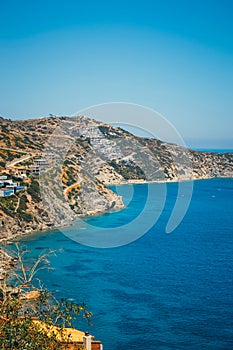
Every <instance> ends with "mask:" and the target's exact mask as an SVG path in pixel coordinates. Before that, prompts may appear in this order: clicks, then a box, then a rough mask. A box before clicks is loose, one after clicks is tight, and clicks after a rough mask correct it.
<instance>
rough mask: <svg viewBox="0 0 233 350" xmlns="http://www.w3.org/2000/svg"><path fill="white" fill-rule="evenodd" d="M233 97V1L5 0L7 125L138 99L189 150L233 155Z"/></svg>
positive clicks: (1, 14)
mask: <svg viewBox="0 0 233 350" xmlns="http://www.w3.org/2000/svg"><path fill="white" fill-rule="evenodd" d="M232 95H233V1H231V0H222V1H215V0H212V1H210V0H205V1H201V0H195V1H193V0H186V1H184V0H176V1H175V0H163V1H158V0H154V1H147V0H143V1H137V0H134V1H129V0H124V1H121V0H118V1H109V0H108V1H88V0H87V1H79V0H66V1H63V0H50V1H48V0H46V1H45V0H40V1H32V0H8V1H3V0H0V97H1V103H0V115H1V116H3V117H5V118H11V119H27V118H38V117H41V116H46V115H49V113H52V114H55V115H71V114H74V113H76V112H78V111H80V110H82V109H85V108H88V107H89V106H92V105H96V104H101V103H108V102H130V103H136V104H139V105H143V106H146V107H149V108H152V109H154V110H156V111H158V112H159V113H160V114H162V115H163V116H164V117H165V118H167V119H168V120H169V121H170V122H171V123H172V124H173V125H174V127H175V128H176V129H177V130H178V132H179V133H180V134H181V135H182V137H183V138H184V140H185V142H186V143H187V145H188V146H191V147H196V148H198V147H200V148H231V149H233V136H232V132H233V98H232V97H233V96H232ZM126 119H127V117H126ZM126 121H127V120H126ZM145 127H147V129H149V125H145Z"/></svg>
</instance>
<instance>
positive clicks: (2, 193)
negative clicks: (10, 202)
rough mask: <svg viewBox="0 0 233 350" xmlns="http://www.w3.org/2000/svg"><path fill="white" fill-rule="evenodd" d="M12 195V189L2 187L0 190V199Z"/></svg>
mask: <svg viewBox="0 0 233 350" xmlns="http://www.w3.org/2000/svg"><path fill="white" fill-rule="evenodd" d="M12 194H14V189H13V188H7V187H2V188H0V197H8V196H11V195H12Z"/></svg>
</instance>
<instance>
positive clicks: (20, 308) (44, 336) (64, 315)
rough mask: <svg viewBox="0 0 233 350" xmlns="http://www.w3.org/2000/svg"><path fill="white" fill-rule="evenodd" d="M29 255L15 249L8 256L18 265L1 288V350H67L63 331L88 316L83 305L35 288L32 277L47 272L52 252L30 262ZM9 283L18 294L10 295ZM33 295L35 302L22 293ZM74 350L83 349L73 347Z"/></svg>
mask: <svg viewBox="0 0 233 350" xmlns="http://www.w3.org/2000/svg"><path fill="white" fill-rule="evenodd" d="M29 253H30V252H29V251H28V250H25V249H22V248H21V247H20V246H19V245H16V249H14V251H12V252H11V255H12V256H13V257H14V261H16V262H17V263H16V264H15V266H14V267H13V268H11V270H10V271H9V273H8V274H5V278H4V281H3V282H2V283H1V285H0V291H1V297H0V315H1V316H0V349H1V350H3V349H8V350H48V349H52V350H53V349H54V350H55V349H58V350H59V349H66V348H68V346H67V341H69V340H70V337H69V335H68V334H67V333H66V332H65V327H68V326H72V322H73V320H74V319H75V318H76V317H83V318H85V319H87V320H89V319H90V317H91V313H90V312H88V311H87V308H86V305H85V304H77V303H74V302H70V301H67V300H65V299H62V300H61V301H58V300H57V299H56V298H55V297H54V295H53V294H52V293H49V292H48V291H46V290H44V289H41V288H36V287H35V286H34V283H33V282H34V280H36V278H35V276H36V274H37V273H38V271H40V270H41V269H44V268H47V267H48V264H49V260H48V257H49V256H50V255H51V254H53V253H54V252H53V251H49V252H47V253H44V254H41V255H40V256H39V257H38V259H37V260H35V261H33V262H32V261H31V259H30V256H29ZM9 282H11V283H14V286H15V289H16V291H18V292H17V293H16V292H15V291H14V294H12V293H10V292H9V284H8V283H9ZM27 291H32V292H35V293H36V297H35V298H31V299H27V298H25V292H27ZM76 348H77V350H78V349H79V350H81V349H84V348H83V346H79V345H77V346H76Z"/></svg>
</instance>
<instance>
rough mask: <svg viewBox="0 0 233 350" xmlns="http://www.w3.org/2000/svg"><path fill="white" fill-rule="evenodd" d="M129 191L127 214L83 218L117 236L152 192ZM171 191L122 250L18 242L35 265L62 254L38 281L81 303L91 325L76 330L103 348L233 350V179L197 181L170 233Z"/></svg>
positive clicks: (40, 240)
mask: <svg viewBox="0 0 233 350" xmlns="http://www.w3.org/2000/svg"><path fill="white" fill-rule="evenodd" d="M135 186H136V187H134V193H133V195H132V189H130V188H129V187H127V185H126V186H124V187H122V188H121V191H123V193H124V200H125V201H126V203H127V208H126V209H124V210H122V211H119V212H113V213H111V214H105V215H101V216H97V217H92V218H88V219H85V220H87V222H88V223H89V224H91V225H92V227H93V230H95V228H96V230H99V229H101V227H104V228H106V227H109V228H111V227H119V232H120V227H121V225H122V224H124V223H127V220H129V218H130V220H132V217H134V216H137V215H138V213H139V212H140V210H141V208H142V203H143V196H144V197H145V198H146V196H147V193H148V186H147V185H146V184H143V185H135ZM152 186H162V184H161V185H158V184H154V185H152ZM177 189H178V184H176V183H170V184H167V197H166V203H165V207H164V210H163V212H162V214H161V216H160V217H159V219H158V221H157V222H156V223H155V224H154V226H153V227H152V228H151V229H150V230H149V231H148V232H147V233H146V234H145V235H143V236H142V237H141V238H139V239H138V240H136V241H134V242H132V243H130V244H127V245H124V246H121V247H117V248H111V249H101V248H93V247H88V246H84V245H81V244H79V243H77V242H75V241H74V240H71V239H69V235H64V234H63V233H62V232H60V231H59V230H54V231H49V232H45V233H41V234H34V235H31V236H29V237H27V238H24V244H25V245H27V247H28V248H29V249H31V250H32V255H33V256H35V257H36V256H38V255H39V254H40V253H41V252H42V251H44V250H45V249H48V248H52V249H60V248H61V249H62V250H63V252H61V253H58V255H57V257H52V259H51V266H52V267H53V268H54V270H52V271H41V273H40V276H39V277H40V279H41V280H42V282H43V283H44V285H45V287H46V288H48V289H49V290H51V291H53V292H54V293H55V295H56V296H57V297H58V298H61V297H66V298H71V299H74V300H77V301H85V302H86V303H87V305H88V307H89V309H90V310H91V311H92V312H93V321H92V322H93V325H92V326H90V327H89V326H87V324H85V323H84V322H83V321H82V320H77V323H76V324H75V325H76V327H78V328H80V329H82V330H88V331H89V332H91V334H93V335H95V338H96V339H100V340H101V341H102V342H103V345H104V349H105V350H123V349H124V350H125V349H129V350H131V349H132V350H133V349H138V348H142V349H147V348H148V349H150V350H155V349H161V350H165V349H166V350H167V349H177V350H178V349H179V350H180V349H191V350H194V349H195V350H196V349H201V348H203V349H207V350H209V349H219V350H220V349H229V350H230V349H232V348H233V254H232V252H233V228H232V221H233V205H232V203H233V201H232V200H233V179H213V180H199V181H195V182H194V191H193V196H192V201H191V204H190V207H189V209H188V212H187V214H186V215H185V217H184V219H183V221H182V223H181V224H180V225H179V226H178V227H177V228H176V230H175V231H174V232H173V233H171V234H166V233H165V227H166V224H167V221H168V218H169V216H170V214H171V211H172V208H173V206H174V203H175V200H176V196H177ZM115 190H116V189H115ZM151 215H154V213H153V212H151ZM132 229H133V230H138V229H139V228H138V227H137V226H135V227H132ZM70 230H71V231H72V230H74V228H72V227H71V228H70ZM83 234H85V233H83Z"/></svg>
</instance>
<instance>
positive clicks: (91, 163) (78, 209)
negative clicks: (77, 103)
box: [0, 116, 233, 239]
mask: <svg viewBox="0 0 233 350" xmlns="http://www.w3.org/2000/svg"><path fill="white" fill-rule="evenodd" d="M0 128H1V135H0V239H12V238H14V237H15V236H17V235H22V234H24V233H30V232H32V231H40V230H46V229H48V228H55V227H58V226H60V225H66V224H68V223H69V222H70V221H71V220H74V219H75V218H76V217H77V216H79V215H95V214H98V213H103V212H106V211H109V210H119V209H122V208H124V204H123V201H122V198H121V197H120V196H118V195H117V194H115V193H114V192H113V191H111V189H110V188H109V186H110V185H117V184H124V183H126V184H127V183H145V182H171V181H173V182H174V181H185V180H195V179H210V178H217V177H228V178H229V177H233V167H232V165H233V153H224V154H220V153H212V152H198V151H194V150H187V149H186V148H184V147H181V146H178V145H175V144H170V143H166V142H163V141H162V140H158V139H152V138H143V137H137V136H135V135H133V134H131V133H129V132H128V131H125V130H123V129H121V128H118V127H113V126H111V125H108V124H105V123H102V122H99V121H96V120H94V119H90V118H87V117H85V116H77V117H64V116H63V117H55V116H51V117H49V118H39V119H33V120H21V121H18V120H17V121H11V120H9V119H3V118H0Z"/></svg>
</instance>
